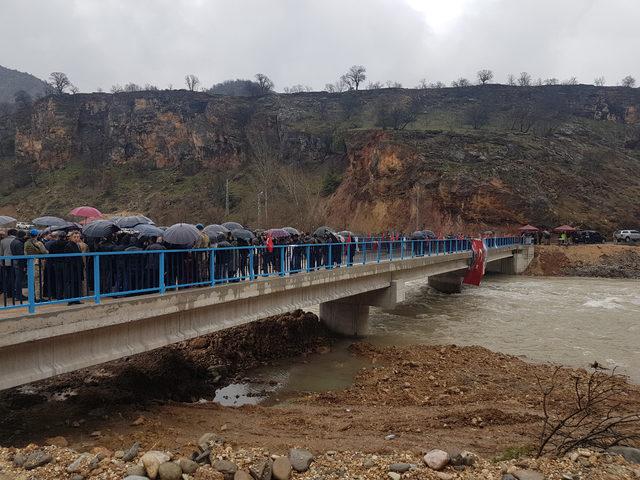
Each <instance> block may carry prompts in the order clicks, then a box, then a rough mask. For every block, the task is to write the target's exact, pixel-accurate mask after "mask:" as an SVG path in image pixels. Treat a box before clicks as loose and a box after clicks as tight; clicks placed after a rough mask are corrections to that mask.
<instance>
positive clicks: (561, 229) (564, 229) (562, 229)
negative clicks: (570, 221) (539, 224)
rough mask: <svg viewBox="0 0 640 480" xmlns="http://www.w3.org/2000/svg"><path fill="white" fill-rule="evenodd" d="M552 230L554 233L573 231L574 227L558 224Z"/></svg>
mask: <svg viewBox="0 0 640 480" xmlns="http://www.w3.org/2000/svg"><path fill="white" fill-rule="evenodd" d="M553 231H554V232H556V233H570V232H575V231H576V229H575V228H573V227H572V226H570V225H560V226H559V227H556V228H554V229H553Z"/></svg>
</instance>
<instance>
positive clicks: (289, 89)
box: [283, 84, 312, 93]
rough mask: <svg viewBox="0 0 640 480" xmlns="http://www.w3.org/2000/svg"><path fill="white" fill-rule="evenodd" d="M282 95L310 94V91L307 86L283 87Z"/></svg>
mask: <svg viewBox="0 0 640 480" xmlns="http://www.w3.org/2000/svg"><path fill="white" fill-rule="evenodd" d="M283 91H284V93H301V92H311V91H312V89H311V87H310V86H309V85H301V84H297V85H291V86H290V87H284V89H283Z"/></svg>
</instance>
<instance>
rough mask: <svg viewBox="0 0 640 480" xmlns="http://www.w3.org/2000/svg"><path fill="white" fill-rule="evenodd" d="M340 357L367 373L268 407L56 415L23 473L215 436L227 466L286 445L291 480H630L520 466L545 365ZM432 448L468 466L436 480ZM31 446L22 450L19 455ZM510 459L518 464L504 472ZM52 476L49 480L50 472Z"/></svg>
mask: <svg viewBox="0 0 640 480" xmlns="http://www.w3.org/2000/svg"><path fill="white" fill-rule="evenodd" d="M350 353H351V355H353V356H355V357H358V358H360V359H362V360H364V361H366V362H367V366H366V367H365V368H363V369H362V370H361V371H360V372H359V373H358V374H357V375H356V377H355V378H354V381H353V384H352V385H351V386H349V387H348V388H345V389H341V390H336V391H329V392H319V393H318V392H316V393H305V392H299V393H298V394H297V395H295V396H291V397H290V398H287V399H280V401H276V402H274V403H273V404H265V405H245V406H242V407H235V408H234V407H223V406H220V405H217V404H213V403H199V402H195V403H177V402H169V403H161V404H147V405H146V406H145V407H144V408H139V409H134V410H128V411H124V410H123V411H120V412H117V411H116V412H113V413H112V414H111V415H110V416H108V417H107V418H101V419H96V420H93V421H92V422H91V423H89V422H80V420H81V419H80V418H64V416H61V417H60V418H59V421H60V423H59V424H51V425H40V427H41V429H42V431H43V432H44V434H45V435H46V436H48V437H50V438H49V440H48V441H46V440H43V441H40V442H38V443H39V444H41V445H43V444H46V443H55V444H58V445H67V447H57V448H53V447H52V449H51V451H50V453H51V456H52V458H54V459H56V458H57V459H58V460H57V461H56V462H55V463H53V461H52V462H49V463H47V464H46V465H45V466H43V467H39V469H38V470H34V472H35V473H37V474H38V478H40V479H43V480H44V479H47V478H61V479H66V478H71V475H70V474H68V473H67V472H66V468H67V466H68V465H69V464H70V463H72V462H73V461H74V460H75V459H76V458H77V457H78V456H79V455H80V453H82V452H89V453H91V455H90V456H92V457H95V455H96V454H99V455H101V456H104V458H102V459H99V460H98V461H97V462H96V464H95V465H94V466H93V470H96V471H98V470H99V472H98V473H97V474H96V473H95V472H94V473H91V472H93V470H87V471H86V472H85V471H83V473H84V474H87V475H88V474H90V473H91V475H92V477H90V478H104V479H108V478H122V476H123V474H124V472H125V471H126V470H127V469H128V468H129V467H132V466H133V464H134V463H135V460H137V459H138V458H139V457H140V455H141V454H142V453H144V452H145V451H147V450H160V451H167V452H169V453H170V454H171V456H172V458H180V457H189V458H190V457H191V455H192V454H193V453H194V451H197V450H198V449H197V439H198V438H200V437H201V436H202V435H203V434H205V433H208V432H210V433H212V434H215V435H214V436H215V437H222V438H223V439H224V442H223V443H222V444H216V446H215V448H214V450H213V451H214V457H215V458H218V457H219V458H224V459H226V460H230V461H232V462H234V463H235V464H236V465H237V466H238V467H239V468H243V467H244V466H248V465H250V464H254V463H256V462H257V460H258V459H261V458H266V457H268V456H270V455H286V454H287V452H288V451H289V449H290V448H292V447H303V448H306V449H308V450H310V451H311V452H313V453H314V455H316V457H317V461H316V462H315V463H314V467H313V469H312V470H310V471H309V472H307V473H305V474H302V475H297V474H296V475H294V478H301V479H311V478H326V479H334V478H335V479H337V478H357V477H358V476H360V477H361V478H362V479H374V478H375V479H384V478H385V477H386V475H387V472H388V471H389V468H390V465H391V464H392V463H406V464H414V465H417V467H416V468H414V469H413V470H409V471H408V472H407V473H403V474H402V475H403V477H402V478H408V479H418V478H421V479H431V478H441V479H453V478H460V479H465V478H469V479H470V478H483V479H491V478H495V479H500V478H501V475H502V473H506V472H507V470H509V468H510V467H511V469H512V470H513V469H515V468H529V469H532V470H535V471H542V472H545V473H546V474H547V475H549V476H548V478H550V479H556V478H558V479H559V478H561V477H560V474H561V473H567V474H571V475H574V474H575V475H583V474H584V473H585V472H588V473H589V476H588V477H585V476H581V477H571V478H590V479H613V478H616V479H623V478H634V477H633V475H635V474H634V473H633V468H634V467H632V466H630V465H628V464H625V463H622V462H621V460H620V459H617V458H613V457H608V456H603V455H597V456H596V455H587V456H585V457H584V458H583V459H582V460H580V459H575V460H571V459H567V458H564V457H563V458H560V459H556V460H553V459H547V460H544V461H533V460H531V459H530V455H531V453H532V452H533V451H534V450H535V447H536V444H537V441H538V435H539V432H540V428H541V426H542V422H543V414H542V410H541V404H540V402H541V399H542V395H541V392H540V388H539V385H538V379H542V381H543V384H546V382H547V381H548V379H550V378H552V376H553V373H554V372H555V371H556V367H554V366H552V365H543V364H532V363H528V362H526V361H524V360H523V359H520V358H518V357H514V356H509V355H504V354H501V353H496V352H492V351H490V350H487V349H484V348H481V347H456V346H452V345H449V346H426V345H415V346H407V347H375V346H372V345H370V344H368V343H355V344H353V345H352V346H351V347H350ZM311 360H313V359H312V358H311ZM586 375H587V372H585V371H583V370H577V369H569V368H563V369H561V370H560V372H559V374H558V385H557V388H556V390H555V393H554V400H553V406H554V408H556V407H559V406H563V405H567V404H569V403H570V402H571V399H572V398H573V384H572V381H571V379H572V378H573V377H580V378H586ZM620 385H621V386H622V387H623V390H624V393H622V392H621V393H620V395H619V396H617V397H616V400H619V401H620V407H619V408H620V411H621V412H622V413H629V412H638V411H640V387H638V386H634V385H630V384H627V383H625V382H622V381H621V383H620ZM27 414H28V413H27ZM74 425H75V426H74ZM32 433H33V432H32ZM60 436H62V437H63V438H59V437H60ZM135 442H138V443H139V444H140V446H141V447H140V452H139V454H138V455H136V456H134V458H133V460H134V462H123V461H122V459H121V458H118V457H120V456H121V454H120V453H118V454H116V452H118V451H126V450H127V449H129V447H131V445H133V444H135ZM5 444H6V443H5ZM68 448H72V449H73V450H74V451H75V452H77V453H73V452H70V451H69V450H68ZM434 448H437V449H442V450H445V451H448V452H451V453H453V451H455V450H457V451H461V450H466V451H471V452H473V453H474V454H476V455H478V456H479V457H480V459H479V460H478V462H477V463H476V466H474V467H466V468H465V470H463V471H459V470H455V469H453V468H452V467H447V468H446V469H445V470H444V473H445V474H446V475H449V476H442V475H441V476H437V473H436V472H434V471H432V469H430V468H428V467H426V466H425V465H424V462H422V461H421V458H422V456H423V455H424V454H425V453H426V452H427V451H429V450H431V449H434ZM37 449H38V447H36V446H30V447H27V450H26V452H27V453H29V452H32V451H34V450H37ZM21 452H23V450H16V449H14V448H8V449H2V450H0V463H1V465H2V468H4V470H5V472H8V473H10V474H12V475H15V474H17V473H24V469H23V468H22V467H19V468H18V467H15V466H13V463H12V462H13V458H14V457H15V454H16V453H21ZM338 452H339V453H338ZM521 457H522V458H521ZM591 457H594V458H591ZM87 458H88V457H87ZM526 458H528V459H526ZM500 459H502V460H500ZM509 459H513V460H511V461H509ZM515 459H517V460H515ZM518 462H520V467H515V466H514V465H516V463H518ZM87 463H89V462H87ZM56 468H57V470H56ZM87 468H88V467H87ZM202 471H203V472H206V471H208V468H204V467H203V470H202ZM41 472H42V473H41ZM47 472H50V473H47ZM54 472H55V474H56V475H58V476H52V475H54ZM612 472H617V473H615V475H614V474H613V473H612ZM441 473H442V472H441ZM202 475H204V473H203V474H202ZM212 475H213V474H212ZM612 475H614V476H612ZM616 475H617V476H616ZM10 478H13V477H10ZM18 478H19V477H18ZM24 478H28V477H24ZM193 478H195V479H198V478H209V479H218V477H217V476H206V477H205V476H202V477H198V476H194V477H193ZM388 478H390V477H388ZM527 478H542V477H527ZM565 478H566V477H565ZM220 479H222V477H220Z"/></svg>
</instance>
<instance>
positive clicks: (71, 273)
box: [63, 232, 84, 305]
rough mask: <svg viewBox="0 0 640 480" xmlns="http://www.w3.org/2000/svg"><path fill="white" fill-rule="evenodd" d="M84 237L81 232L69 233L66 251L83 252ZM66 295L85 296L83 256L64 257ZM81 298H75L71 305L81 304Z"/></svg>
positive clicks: (70, 297)
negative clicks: (81, 244)
mask: <svg viewBox="0 0 640 480" xmlns="http://www.w3.org/2000/svg"><path fill="white" fill-rule="evenodd" d="M80 243H82V238H81V237H80V232H71V233H69V235H68V238H67V243H66V245H65V247H64V252H65V253H70V254H75V253H82V250H81V249H80ZM63 278H64V295H65V298H68V299H72V298H76V299H77V298H79V297H82V296H83V292H82V284H83V279H84V262H83V261H82V257H81V256H79V255H78V256H69V257H65V258H64V272H63ZM80 303H82V302H80V300H73V301H70V302H69V305H79V304H80Z"/></svg>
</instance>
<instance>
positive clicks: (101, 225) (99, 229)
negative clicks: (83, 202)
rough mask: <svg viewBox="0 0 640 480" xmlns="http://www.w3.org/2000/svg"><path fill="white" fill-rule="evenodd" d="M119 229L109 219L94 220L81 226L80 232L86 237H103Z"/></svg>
mask: <svg viewBox="0 0 640 480" xmlns="http://www.w3.org/2000/svg"><path fill="white" fill-rule="evenodd" d="M118 230H120V227H118V226H117V225H116V224H115V223H113V222H112V221H111V220H96V221H95V222H91V223H89V224H88V225H85V226H84V227H82V234H83V235H84V236H85V237H87V238H103V237H108V236H109V235H111V234H113V233H116V232H117V231H118Z"/></svg>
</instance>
